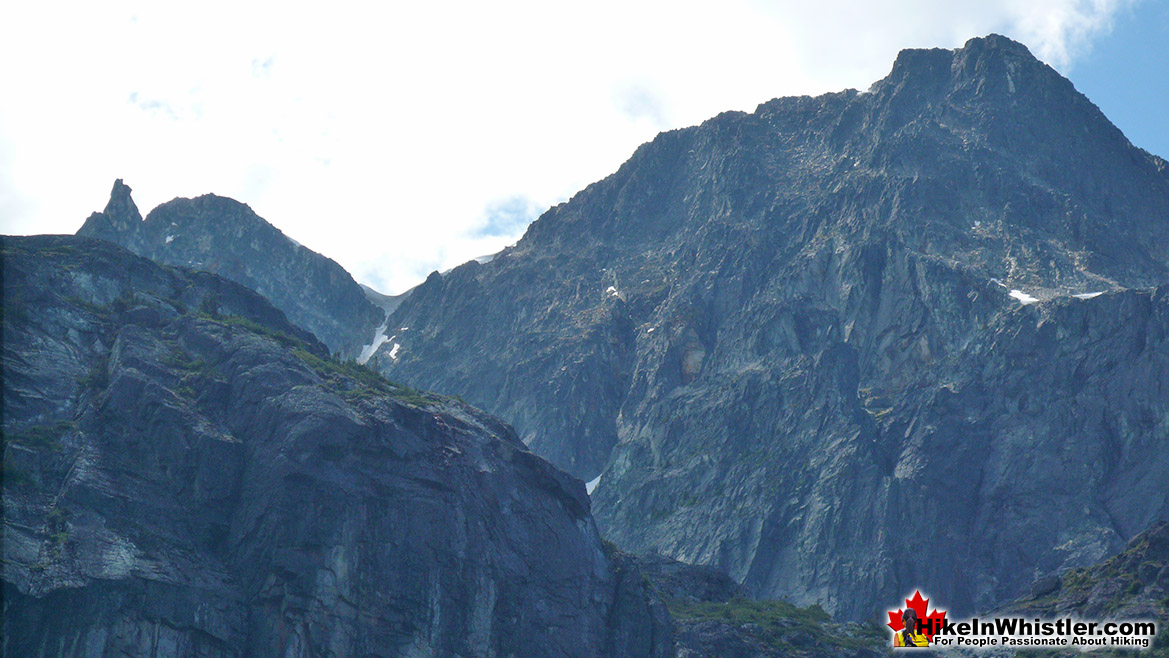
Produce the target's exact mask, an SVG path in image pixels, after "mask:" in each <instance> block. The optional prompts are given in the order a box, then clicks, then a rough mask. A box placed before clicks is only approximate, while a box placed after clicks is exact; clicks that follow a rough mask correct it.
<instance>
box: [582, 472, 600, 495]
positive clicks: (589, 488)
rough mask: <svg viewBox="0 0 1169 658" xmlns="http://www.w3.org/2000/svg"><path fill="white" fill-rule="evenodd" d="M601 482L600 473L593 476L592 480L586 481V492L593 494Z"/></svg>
mask: <svg viewBox="0 0 1169 658" xmlns="http://www.w3.org/2000/svg"><path fill="white" fill-rule="evenodd" d="M600 482H601V476H600V475H598V476H597V477H595V478H593V479H592V480H590V481H588V482H585V493H587V494H588V495H590V496H591V495H593V492H594V491H596V489H597V484H599V483H600Z"/></svg>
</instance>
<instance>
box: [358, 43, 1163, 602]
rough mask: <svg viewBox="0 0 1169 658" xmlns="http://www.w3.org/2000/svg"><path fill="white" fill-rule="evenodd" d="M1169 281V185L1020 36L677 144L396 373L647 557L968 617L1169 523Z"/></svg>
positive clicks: (689, 134) (563, 229) (533, 236)
mask: <svg viewBox="0 0 1169 658" xmlns="http://www.w3.org/2000/svg"><path fill="white" fill-rule="evenodd" d="M1166 282H1169V166H1167V165H1166V163H1165V161H1164V160H1162V159H1160V158H1158V157H1156V156H1153V155H1151V154H1149V153H1147V152H1144V151H1142V150H1140V149H1138V148H1135V147H1134V146H1133V145H1132V144H1131V143H1129V142H1128V140H1127V139H1125V137H1124V136H1123V134H1121V133H1120V131H1118V130H1117V129H1116V128H1115V127H1114V126H1112V124H1111V123H1109V122H1108V120H1107V119H1106V117H1104V116H1103V115H1102V114H1101V113H1100V111H1099V110H1098V109H1097V108H1096V107H1095V106H1094V105H1093V104H1092V103H1091V102H1090V101H1089V100H1088V99H1086V98H1084V97H1083V96H1082V95H1081V94H1079V93H1078V92H1077V91H1076V90H1075V89H1074V87H1073V86H1072V85H1071V83H1070V82H1068V81H1067V80H1066V79H1064V78H1063V77H1061V76H1060V75H1059V74H1058V73H1056V72H1055V71H1054V70H1052V69H1051V68H1050V67H1048V66H1046V65H1044V64H1043V63H1041V62H1039V61H1038V60H1036V59H1035V58H1034V57H1032V55H1031V54H1030V53H1029V52H1028V51H1027V49H1026V48H1025V47H1024V46H1022V45H1020V44H1017V43H1015V42H1012V41H1010V40H1009V39H1005V38H1003V37H999V36H995V35H992V36H990V37H986V38H981V39H973V40H971V41H970V42H968V43H967V44H966V45H965V46H964V47H963V48H961V49H958V50H955V51H949V50H920V51H918V50H911V51H905V52H903V53H902V54H901V55H900V56H899V57H898V58H897V61H896V62H895V64H894V66H893V69H892V71H891V72H890V74H889V75H888V76H887V77H886V78H885V79H883V80H881V81H879V82H877V83H876V84H874V85H873V87H872V88H871V89H870V90H869V91H868V92H866V93H859V92H856V91H852V90H849V91H845V92H841V93H837V94H828V95H825V96H821V97H817V98H808V97H802V98H781V99H776V100H773V101H770V102H768V103H764V104H763V105H761V106H760V107H759V108H758V109H757V110H756V111H755V112H754V113H749V114H748V113H741V112H729V113H725V114H723V115H720V116H718V117H716V118H714V119H711V120H710V121H707V122H705V123H703V124H702V125H700V126H695V127H692V128H686V129H682V130H676V131H671V132H668V133H663V134H661V135H659V136H658V137H657V138H656V139H655V140H653V141H652V142H651V143H648V144H646V145H643V146H642V147H641V148H639V149H638V150H637V152H636V153H635V154H634V155H633V157H632V158H630V160H629V161H628V162H627V163H625V165H623V166H622V167H621V168H620V169H619V170H618V171H617V172H616V173H615V174H613V175H612V176H610V177H608V178H606V179H604V180H602V181H600V182H598V183H596V184H594V185H591V186H589V187H588V188H586V189H585V190H583V191H582V192H580V193H578V194H577V195H576V196H574V197H573V198H572V199H571V200H570V201H569V202H567V203H564V204H561V205H559V206H556V207H554V208H552V209H551V210H549V211H548V212H547V213H545V214H544V215H543V216H542V217H540V218H539V219H538V220H537V221H536V222H535V223H534V224H532V226H531V227H530V228H529V230H528V231H527V233H526V234H525V236H524V238H523V239H522V240H521V241H520V242H519V243H518V244H517V245H515V246H514V247H512V248H509V249H506V250H504V251H503V252H501V253H500V254H499V255H497V256H496V257H495V258H494V259H493V260H491V261H490V262H488V263H479V262H470V263H467V264H465V265H463V266H461V267H459V268H456V269H455V270H453V271H451V272H449V273H446V274H443V275H440V274H438V273H435V274H433V275H431V276H430V277H429V278H428V279H427V281H426V282H425V283H423V284H422V285H420V286H419V287H418V288H416V289H415V290H414V292H413V293H412V294H411V295H410V297H409V298H408V299H406V300H404V301H403V302H402V303H401V305H400V306H399V307H398V308H397V309H396V310H395V311H394V313H393V315H392V316H391V324H392V325H393V326H402V327H409V328H410V329H409V331H408V332H406V333H404V334H402V335H400V336H398V339H397V340H396V344H397V345H398V347H397V351H396V353H395V358H393V359H390V358H380V359H379V360H378V361H377V363H378V364H379V367H381V368H383V369H384V371H385V372H386V373H387V374H389V375H390V376H391V377H393V378H398V379H401V380H403V381H406V382H409V383H410V384H411V385H415V386H423V387H427V388H430V389H434V390H438V391H442V392H445V393H449V394H458V395H459V396H461V397H462V398H464V399H466V400H468V401H469V402H471V403H472V404H476V405H479V406H481V407H483V408H484V409H487V410H489V411H491V412H492V413H495V414H497V415H499V416H500V417H501V418H504V419H507V420H508V421H509V422H510V423H512V424H513V425H514V426H515V427H516V428H517V431H518V432H519V434H520V436H521V437H522V438H523V440H524V441H525V442H526V443H527V444H528V445H529V446H530V447H531V448H532V449H533V450H534V451H535V452H537V454H541V455H543V456H544V457H546V458H548V459H549V460H551V461H552V462H553V463H556V464H558V465H560V466H561V467H563V468H565V469H567V470H568V471H569V472H571V473H573V474H574V475H576V476H578V477H580V478H582V479H586V480H591V479H593V478H594V477H595V476H597V475H600V477H601V479H600V483H599V485H598V487H597V489H596V491H595V493H594V496H593V500H594V509H595V513H596V514H597V518H598V521H599V523H600V524H601V528H602V532H603V533H605V535H606V536H607V537H609V538H611V539H613V540H614V541H615V542H616V543H617V544H618V545H619V546H621V547H622V548H624V549H627V550H632V551H634V552H653V551H660V552H662V553H664V554H666V555H669V556H671V557H674V558H677V559H680V560H682V561H685V562H692V563H702V564H710V565H714V566H716V567H719V568H721V569H724V570H726V571H727V572H728V573H730V574H731V575H732V576H733V577H734V578H735V579H736V580H737V581H738V582H741V583H742V584H743V585H745V586H746V587H747V589H748V590H749V591H750V592H751V593H752V594H753V595H756V596H763V597H775V598H787V599H789V600H791V601H792V602H793V603H796V604H799V605H811V604H813V603H819V604H821V605H823V606H824V608H825V609H826V610H828V611H830V612H833V613H836V614H840V615H843V616H845V617H847V618H853V619H868V618H869V615H871V614H874V612H875V611H879V610H880V609H881V608H882V606H884V605H886V604H887V603H888V602H889V601H892V600H896V597H897V596H899V595H901V594H902V593H903V592H904V591H906V590H907V589H912V588H914V587H922V588H925V589H927V590H928V591H931V592H934V593H935V594H937V595H938V596H940V597H942V598H944V599H945V600H947V601H949V602H950V604H951V605H952V607H953V608H954V609H955V610H956V611H959V612H963V611H964V612H973V611H977V610H980V609H986V608H988V607H991V606H993V605H995V604H997V603H1000V602H1001V601H1003V600H1006V599H1009V598H1012V597H1014V596H1017V595H1019V594H1020V593H1021V592H1022V591H1023V590H1024V589H1025V588H1026V587H1027V586H1028V584H1029V583H1030V582H1031V581H1032V580H1033V579H1034V578H1036V577H1038V576H1042V575H1043V574H1046V573H1055V572H1057V571H1059V570H1061V569H1067V568H1073V567H1078V566H1085V565H1088V564H1092V563H1094V562H1096V561H1097V560H1099V559H1102V558H1104V557H1107V556H1108V555H1111V554H1112V553H1114V552H1116V551H1118V550H1120V549H1121V548H1122V547H1123V546H1124V544H1125V542H1126V541H1128V540H1129V539H1130V538H1132V537H1133V536H1135V535H1136V534H1137V533H1139V532H1141V531H1142V530H1144V529H1145V528H1147V527H1149V525H1150V524H1152V523H1154V522H1155V521H1157V520H1163V519H1165V518H1167V517H1169V502H1167V500H1169V496H1166V488H1165V482H1169V442H1167V441H1166V437H1169V391H1166V389H1165V386H1166V382H1167V381H1169V362H1167V360H1166V354H1169V345H1166V335H1167V331H1166V330H1167V328H1169V312H1167V304H1169V302H1167V289H1166V288H1165V287H1164V284H1165V283H1166ZM384 349H385V348H383V352H384ZM378 356H379V357H381V356H383V355H382V354H379V355H378ZM921 538H928V539H929V541H926V542H923V541H922V540H921ZM959 565H961V566H959ZM961 574H978V575H977V576H971V577H966V576H962V575H961Z"/></svg>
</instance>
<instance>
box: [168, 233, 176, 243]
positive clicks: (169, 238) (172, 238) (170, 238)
mask: <svg viewBox="0 0 1169 658" xmlns="http://www.w3.org/2000/svg"><path fill="white" fill-rule="evenodd" d="M174 239H175V236H173V235H168V236H166V243H167V244H170V241H171V240H174Z"/></svg>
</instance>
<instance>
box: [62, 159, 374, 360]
mask: <svg viewBox="0 0 1169 658" xmlns="http://www.w3.org/2000/svg"><path fill="white" fill-rule="evenodd" d="M77 234H78V235H81V236H85V237H92V238H100V239H103V240H108V241H110V242H113V243H114V244H118V245H121V246H123V247H125V248H127V249H129V250H130V251H132V252H134V253H135V254H138V255H139V256H145V257H147V258H149V259H151V260H153V261H155V262H158V263H163V264H166V265H177V266H181V267H190V268H193V269H197V270H204V271H208V272H212V273H215V274H218V275H220V276H222V277H224V278H226V279H230V280H231V281H235V282H236V283H239V284H242V285H244V286H246V287H248V288H251V289H252V290H255V291H256V292H258V293H260V294H261V295H263V296H264V297H266V298H267V299H268V300H269V301H270V302H271V303H272V304H273V305H274V306H275V307H276V308H279V309H280V310H282V311H284V313H285V315H287V316H288V319H289V320H291V321H292V322H293V323H294V324H296V325H298V326H300V327H302V328H304V329H307V330H308V331H310V332H312V333H313V334H314V335H315V336H316V337H317V338H319V339H320V340H321V341H322V342H323V343H325V345H327V346H328V347H329V350H330V351H332V352H335V353H338V354H339V355H341V356H342V357H345V358H355V357H356V356H357V355H358V354H360V352H361V349H362V347H363V346H364V345H366V344H368V343H369V342H370V339H371V338H372V337H373V335H374V331H375V329H376V328H377V327H378V325H379V324H381V323H382V321H383V319H384V316H385V313H384V311H383V309H382V308H380V307H379V305H378V304H377V303H375V302H373V301H371V300H370V299H367V298H366V294H365V293H364V291H363V290H362V288H361V286H360V285H359V284H358V283H357V282H356V281H354V280H353V277H352V276H350V275H349V273H348V272H346V271H345V269H344V268H342V267H341V266H340V265H338V264H337V263H336V262H335V261H333V260H332V259H329V258H326V257H325V256H322V255H320V254H318V253H316V252H314V251H312V250H310V249H307V248H305V247H303V246H301V245H300V244H299V243H298V242H296V241H295V240H292V239H291V238H288V237H287V236H285V235H284V234H283V233H282V232H281V231H280V230H279V229H277V228H276V227H274V226H272V225H271V224H269V223H268V222H267V221H265V220H264V219H263V218H262V217H260V216H258V215H256V213H255V212H253V211H252V209H251V208H249V207H248V206H247V205H246V204H243V203H240V202H238V201H235V200H233V199H228V198H226V197H221V196H216V195H214V194H207V195H204V196H201V197H197V198H194V199H182V198H179V199H174V200H172V201H168V202H166V203H164V204H162V205H160V206H158V207H157V208H155V209H154V210H152V211H150V213H149V214H147V215H146V219H145V220H143V219H142V215H141V214H140V213H139V212H138V207H137V205H136V204H135V203H134V201H133V199H132V198H131V197H130V187H129V186H127V185H125V184H124V183H123V182H122V181H121V180H120V179H119V180H117V181H115V182H114V187H113V190H112V191H111V192H110V200H109V202H108V203H107V204H106V207H105V209H104V210H103V211H102V212H96V213H93V214H92V215H90V217H89V218H88V219H87V220H86V221H85V224H84V225H82V227H81V229H80V230H78V231H77Z"/></svg>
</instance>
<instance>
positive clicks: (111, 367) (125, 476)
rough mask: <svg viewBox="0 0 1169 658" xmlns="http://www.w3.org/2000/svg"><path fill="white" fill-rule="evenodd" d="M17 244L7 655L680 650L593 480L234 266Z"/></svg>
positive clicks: (7, 304)
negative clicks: (305, 316) (360, 346)
mask: <svg viewBox="0 0 1169 658" xmlns="http://www.w3.org/2000/svg"><path fill="white" fill-rule="evenodd" d="M208 203H214V201H213V200H212V201H208ZM0 254H2V257H3V293H4V295H3V300H4V306H3V320H4V321H3V332H4V334H3V338H4V341H3V389H4V390H3V412H4V414H3V416H4V426H3V432H4V478H3V505H4V516H3V551H4V555H3V606H4V610H3V618H4V654H5V655H6V656H70V657H73V656H76V657H81V656H84V657H110V658H112V657H114V656H124V655H134V656H157V657H160V658H163V657H167V658H173V657H180V656H182V657H186V656H217V657H218V656H223V657H243V656H249V657H262V656H272V657H275V656H280V657H282V658H288V657H299V656H305V657H307V656H324V655H328V656H335V657H337V658H341V657H346V656H350V657H362V658H369V657H373V656H385V657H387V658H388V657H391V656H393V657H399V656H444V657H445V656H451V657H453V656H532V657H536V656H581V657H582V658H583V657H591V656H600V655H605V656H647V657H648V656H667V655H672V651H673V643H672V637H671V632H670V626H669V622H668V617H667V615H666V612H665V608H664V606H663V605H662V603H661V602H660V601H659V600H657V599H656V598H654V597H653V596H652V595H651V592H650V590H649V589H648V588H647V587H646V586H645V585H644V583H643V582H642V579H641V578H640V576H638V575H636V574H630V573H629V572H628V571H626V570H622V569H620V568H619V566H620V565H619V564H618V560H617V558H616V557H613V556H611V555H610V554H608V553H607V552H606V550H605V547H604V546H603V545H602V542H601V539H600V537H599V535H598V533H597V531H596V527H595V524H594V522H593V519H592V517H591V516H590V513H589V507H590V503H589V499H588V497H587V496H586V494H585V488H584V485H583V484H582V483H581V482H580V481H579V480H576V479H574V478H572V477H571V476H569V475H567V474H565V473H563V472H562V471H560V470H558V469H556V468H555V467H553V466H551V465H550V464H548V463H547V462H545V461H544V460H542V459H540V458H538V457H536V456H535V455H533V454H532V453H531V452H529V451H528V450H527V448H525V447H524V445H523V444H522V443H521V442H520V441H519V440H518V438H517V437H516V435H515V433H514V431H513V430H512V429H511V428H510V427H508V426H507V425H505V424H503V423H502V422H500V421H498V420H496V419H495V418H493V417H490V416H488V415H486V414H484V413H483V412H481V411H478V410H476V409H473V408H471V407H468V406H466V405H464V404H462V403H459V402H455V401H452V400H450V399H446V398H440V397H437V396H434V395H431V394H428V393H423V392H419V391H415V390H412V389H408V388H405V387H402V386H399V385H396V384H392V383H390V382H388V381H386V380H384V379H382V378H381V377H380V376H378V375H376V374H374V373H373V372H371V371H369V370H366V369H365V368H362V367H359V366H356V365H353V364H352V363H345V362H339V361H334V360H332V359H331V358H330V357H329V356H328V353H327V350H326V348H325V347H324V346H323V345H322V344H321V343H319V342H318V341H317V340H316V339H315V338H313V337H312V336H311V335H310V334H308V333H307V332H305V331H303V330H301V329H299V328H297V327H296V326H294V325H293V324H291V323H289V322H288V321H287V320H286V319H285V317H284V315H283V314H282V313H281V312H280V311H278V310H276V309H275V308H273V307H272V306H271V305H270V304H268V302H267V301H265V300H264V299H263V298H262V297H260V296H259V295H257V294H256V293H254V292H252V291H250V290H248V289H246V288H244V287H242V286H239V285H237V284H234V283H231V282H229V281H227V280H225V279H222V278H220V277H218V276H215V275H212V274H208V273H201V272H191V271H187V270H183V269H178V268H165V267H161V266H159V265H156V264H155V263H153V262H151V261H149V260H146V259H144V258H139V257H137V256H134V255H133V254H131V253H130V252H128V251H125V250H124V249H122V248H120V247H117V246H115V245H112V244H110V243H108V242H104V241H99V240H91V239H86V238H77V237H64V236H41V237H33V238H12V237H6V238H3V240H2V242H0ZM655 611H656V612H655Z"/></svg>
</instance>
